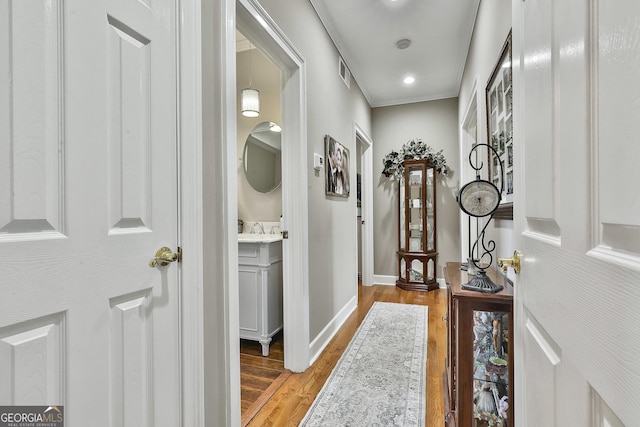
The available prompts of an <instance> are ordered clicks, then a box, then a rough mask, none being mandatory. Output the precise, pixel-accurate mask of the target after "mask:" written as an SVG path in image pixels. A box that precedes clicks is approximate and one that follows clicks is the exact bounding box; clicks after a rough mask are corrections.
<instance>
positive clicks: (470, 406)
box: [443, 262, 514, 427]
mask: <svg viewBox="0 0 640 427" xmlns="http://www.w3.org/2000/svg"><path fill="white" fill-rule="evenodd" d="M487 275H488V276H489V277H490V278H491V280H493V281H494V283H497V284H501V285H503V286H504V289H503V290H502V291H500V292H497V293H495V294H492V293H482V292H477V291H470V290H464V289H462V288H461V285H462V284H463V283H467V282H468V281H469V279H470V278H471V277H470V276H469V275H468V274H467V272H466V271H461V270H460V263H457V262H448V263H447V265H446V267H445V268H444V277H445V281H446V282H447V303H448V306H447V317H446V319H447V331H448V336H447V338H448V339H447V344H448V349H447V350H448V352H447V361H446V366H447V368H446V371H445V373H444V376H443V379H444V390H445V391H444V393H445V396H444V406H445V425H446V426H448V427H449V426H458V427H467V426H469V427H490V426H494V427H511V426H513V425H514V424H513V419H514V418H513V410H512V408H513V335H512V331H513V315H512V314H513V287H512V286H511V284H509V283H508V282H507V281H506V280H505V279H504V277H503V276H501V275H500V274H498V273H497V272H496V271H495V270H493V269H490V270H488V271H487Z"/></svg>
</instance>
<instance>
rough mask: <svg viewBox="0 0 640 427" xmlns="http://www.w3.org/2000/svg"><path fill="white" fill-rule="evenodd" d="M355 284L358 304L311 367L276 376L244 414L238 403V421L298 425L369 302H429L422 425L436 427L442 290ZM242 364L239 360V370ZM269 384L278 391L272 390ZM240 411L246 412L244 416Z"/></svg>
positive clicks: (440, 411)
mask: <svg viewBox="0 0 640 427" xmlns="http://www.w3.org/2000/svg"><path fill="white" fill-rule="evenodd" d="M358 289H359V291H358V294H359V295H358V308H357V309H356V310H355V311H354V313H353V314H352V315H351V316H350V317H349V319H347V321H346V322H345V324H344V325H343V326H342V328H341V329H340V331H339V332H338V333H337V334H336V336H335V337H334V338H333V340H331V342H330V343H329V345H327V347H326V348H325V350H324V351H323V352H322V354H321V355H320V357H319V358H318V360H316V362H315V363H314V364H313V366H311V367H310V368H309V369H307V370H306V371H305V372H304V373H300V374H298V373H291V372H290V371H285V375H286V376H285V377H278V378H279V379H278V380H277V382H276V383H275V384H276V385H275V386H273V387H272V389H271V391H272V392H273V394H272V395H271V396H270V397H269V399H268V400H267V401H266V402H264V401H262V402H260V406H261V408H259V410H258V411H257V412H255V411H254V412H255V413H252V414H248V413H247V412H248V411H245V410H244V402H243V417H242V418H243V425H248V426H250V427H266V426H297V425H298V424H299V423H300V421H301V420H302V418H303V417H304V415H305V414H306V412H307V410H308V409H309V407H310V406H311V404H312V403H313V400H314V399H315V397H316V395H317V394H318V393H319V392H320V389H321V388H322V386H323V384H324V382H325V381H326V379H327V378H328V377H329V374H331V371H332V370H333V368H334V366H335V365H336V363H337V362H338V359H339V358H340V356H341V355H342V353H343V352H344V351H345V349H346V348H347V345H348V344H349V342H350V341H351V338H352V337H353V335H354V334H355V332H356V330H357V329H358V327H359V326H360V324H361V323H362V321H363V320H364V317H365V316H366V314H367V312H368V311H369V309H370V308H371V306H372V305H373V302H374V301H385V302H398V303H404V304H420V305H426V306H429V338H428V343H427V414H426V415H427V416H426V427H435V426H438V427H441V426H442V425H443V424H444V402H443V390H442V372H443V371H444V369H445V356H446V347H447V337H446V322H445V321H444V320H443V318H444V316H446V311H447V307H446V305H447V304H446V299H447V294H446V291H445V290H443V289H439V290H435V291H431V292H411V291H404V290H402V289H399V288H397V287H395V286H388V285H375V286H371V287H363V286H359V287H358ZM242 369H243V368H242V362H241V371H242ZM278 383H280V384H278ZM244 387H245V386H244V384H242V390H243V394H244V393H245V391H244ZM274 388H277V390H275V391H274V390H273V389H274ZM265 400H266V399H265ZM250 406H251V404H250V405H249V407H250ZM254 408H255V406H254ZM245 414H247V416H246V417H245Z"/></svg>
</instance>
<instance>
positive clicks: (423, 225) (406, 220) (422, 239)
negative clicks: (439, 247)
mask: <svg viewBox="0 0 640 427" xmlns="http://www.w3.org/2000/svg"><path fill="white" fill-rule="evenodd" d="M403 165H404V179H403V180H402V181H401V182H400V184H399V185H400V189H399V190H400V191H399V197H398V199H399V212H398V218H399V221H398V223H399V227H398V228H399V230H398V231H399V232H398V236H399V245H398V247H399V250H398V269H399V274H398V281H397V282H396V285H397V286H398V287H400V288H402V289H405V290H410V291H430V290H433V289H437V288H438V284H437V283H436V262H437V258H438V252H436V202H435V201H436V186H435V181H436V179H435V173H436V170H435V168H434V166H433V165H432V164H431V163H430V162H429V161H428V160H427V159H420V160H405V161H404V162H403Z"/></svg>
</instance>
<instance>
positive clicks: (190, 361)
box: [177, 0, 309, 427]
mask: <svg viewBox="0 0 640 427" xmlns="http://www.w3.org/2000/svg"><path fill="white" fill-rule="evenodd" d="M178 1H179V13H178V17H177V19H178V28H179V47H178V49H179V55H178V58H179V64H178V75H179V92H178V93H179V109H178V118H179V128H178V135H177V137H178V138H179V139H180V141H181V145H180V147H181V148H180V153H179V154H180V166H181V172H180V189H181V200H180V207H181V217H180V238H181V246H182V248H183V253H184V257H183V261H182V270H181V273H182V293H181V297H182V306H181V308H182V312H181V316H182V321H183V322H182V323H183V325H182V330H181V342H182V352H181V355H182V360H181V364H182V374H183V375H182V378H183V381H182V408H183V413H182V424H183V425H184V426H197V427H201V426H208V425H228V426H235V425H240V354H239V353H240V352H239V345H238V343H239V326H238V311H239V310H238V241H237V225H236V224H237V177H236V173H235V170H236V169H235V165H236V162H237V147H236V145H237V144H236V140H237V135H236V127H237V125H236V43H235V41H236V40H235V39H236V37H235V31H236V1H235V0H221V1H216V2H206V1H202V0H178ZM240 5H241V6H242V7H240V8H239V12H240V19H241V20H242V21H243V22H244V23H246V24H249V25H248V26H247V28H244V27H243V32H245V33H247V34H248V35H250V36H251V37H252V38H253V39H255V40H257V41H259V44H260V47H261V49H262V50H263V52H265V53H266V54H268V55H269V56H270V59H271V60H272V61H274V63H276V64H278V65H279V66H281V68H284V69H285V72H284V73H283V93H282V97H283V114H282V119H283V147H287V148H286V149H283V163H284V164H285V165H287V166H288V167H286V168H283V217H284V218H283V219H284V220H285V227H286V229H288V230H289V232H290V239H289V240H288V241H287V243H286V244H285V248H284V254H283V255H284V256H285V266H287V267H286V269H285V271H284V272H283V274H284V276H285V278H286V279H285V280H288V281H289V282H290V283H293V284H294V285H293V286H289V287H288V288H287V289H285V290H284V319H285V323H286V324H287V328H286V329H285V354H287V355H288V357H287V359H286V360H285V366H286V367H287V368H289V369H291V370H293V371H303V370H305V369H306V368H307V367H308V366H309V281H308V277H309V266H308V253H309V251H308V203H307V193H306V189H307V180H308V178H307V170H306V166H307V163H308V161H307V142H306V141H307V128H306V125H307V120H306V90H305V87H306V64H305V61H304V59H303V58H302V56H301V55H300V54H299V53H298V52H297V50H296V49H295V48H294V47H293V46H292V45H291V44H290V42H289V41H288V40H287V38H286V37H285V36H284V34H283V33H282V31H280V29H279V28H278V27H277V26H276V25H275V23H274V22H273V20H272V19H271V18H270V17H269V16H268V14H267V13H266V12H265V11H264V9H263V8H262V7H261V6H260V5H259V4H258V3H257V2H256V1H254V0H240ZM241 25H242V24H241ZM205 118H206V120H205ZM289 187H291V188H289ZM205 402H206V404H205Z"/></svg>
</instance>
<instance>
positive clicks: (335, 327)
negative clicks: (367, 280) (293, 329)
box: [309, 295, 358, 366]
mask: <svg viewBox="0 0 640 427" xmlns="http://www.w3.org/2000/svg"><path fill="white" fill-rule="evenodd" d="M357 306H358V296H357V295H354V297H353V298H351V299H350V300H349V302H348V303H346V304H345V306H344V307H342V310H340V311H339V312H338V314H336V316H335V317H334V318H333V319H332V320H331V322H329V324H327V326H325V327H324V329H323V330H322V331H321V332H320V333H319V334H318V336H317V337H316V338H315V339H314V340H313V341H312V342H311V344H309V354H310V355H311V360H310V361H309V366H311V365H313V364H314V362H315V361H316V359H318V357H320V354H321V353H322V350H324V348H325V347H326V346H327V344H329V341H331V339H332V338H333V337H334V335H335V334H336V333H337V332H338V331H339V330H340V328H341V327H342V325H343V324H344V322H345V321H346V320H347V319H348V318H349V316H350V315H351V313H353V311H354V310H355V309H356V307H357Z"/></svg>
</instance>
